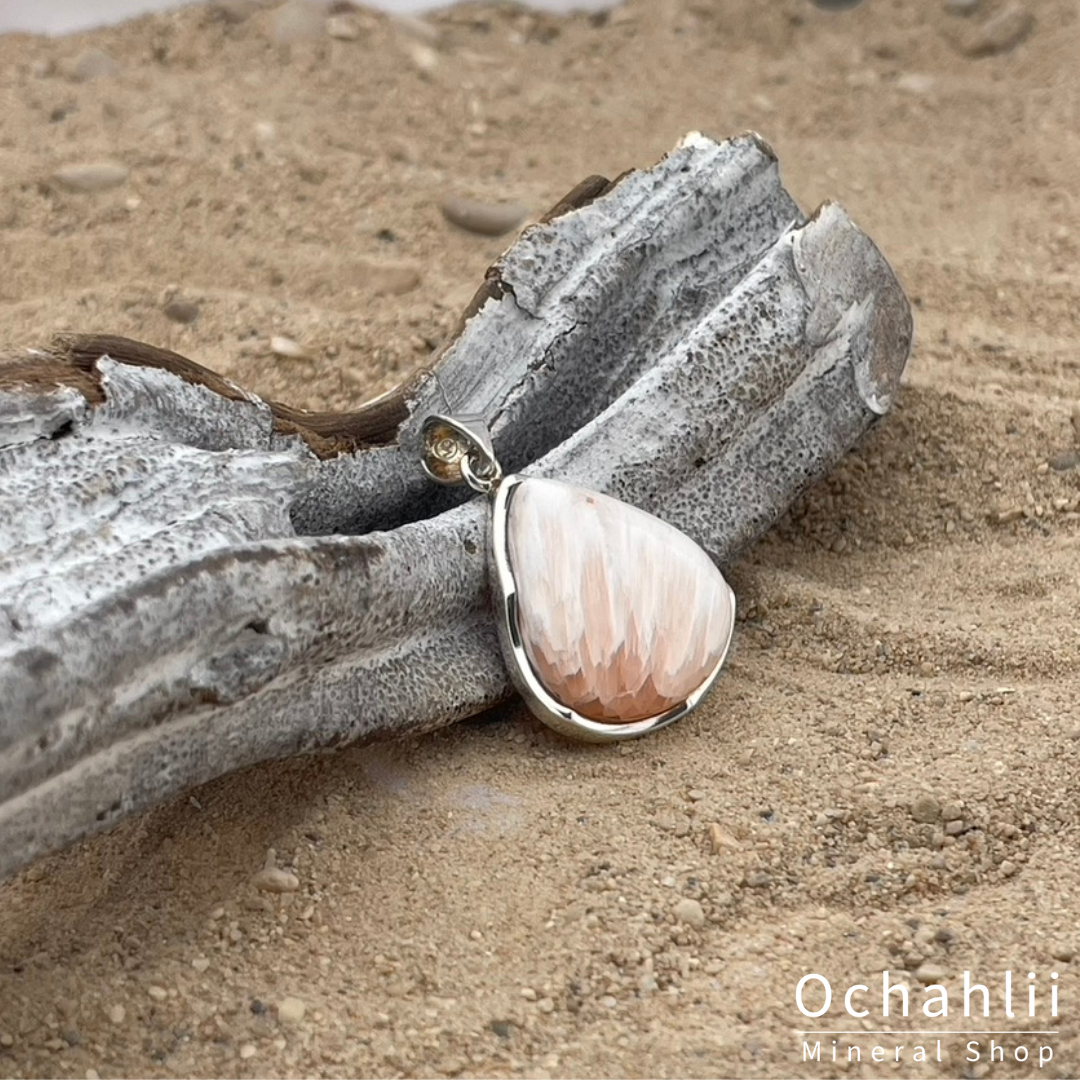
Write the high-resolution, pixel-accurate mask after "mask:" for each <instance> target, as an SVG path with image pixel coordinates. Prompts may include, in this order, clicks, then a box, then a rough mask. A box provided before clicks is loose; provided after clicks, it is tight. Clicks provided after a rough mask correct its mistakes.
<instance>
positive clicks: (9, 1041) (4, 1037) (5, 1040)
mask: <svg viewBox="0 0 1080 1080" xmlns="http://www.w3.org/2000/svg"><path fill="white" fill-rule="evenodd" d="M14 1045H15V1036H14V1035H9V1034H8V1033H7V1032H6V1031H0V1046H2V1047H4V1049H7V1048H8V1047H11V1046H14Z"/></svg>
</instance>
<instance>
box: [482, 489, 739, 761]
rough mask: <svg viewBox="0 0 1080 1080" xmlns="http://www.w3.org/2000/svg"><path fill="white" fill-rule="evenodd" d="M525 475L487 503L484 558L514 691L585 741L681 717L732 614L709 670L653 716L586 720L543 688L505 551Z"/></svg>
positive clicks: (628, 734)
mask: <svg viewBox="0 0 1080 1080" xmlns="http://www.w3.org/2000/svg"><path fill="white" fill-rule="evenodd" d="M527 480H528V477H526V476H517V475H514V474H511V475H509V476H504V477H503V478H502V480H501V481H500V482H499V484H498V487H497V488H496V490H495V497H494V499H493V500H492V504H491V528H490V530H489V536H490V545H491V550H490V552H489V558H488V568H489V573H490V577H491V588H492V593H493V597H494V606H495V623H496V626H497V628H498V632H499V643H500V645H501V646H502V651H503V658H504V660H505V661H506V666H507V668H508V669H509V671H510V677H511V679H512V681H513V683H514V686H515V687H516V688H517V690H518V692H519V693H520V694H521V696H522V697H523V698H524V699H525V703H526V704H527V705H528V706H529V708H530V710H531V711H532V712H533V713H534V714H535V715H536V716H537V717H538V718H539V719H540V720H542V721H543V722H544V723H545V724H547V725H548V727H551V728H554V729H555V730H556V731H558V732H560V733H561V734H563V735H568V736H569V737H571V738H574V739H580V740H584V741H586V742H596V743H608V742H620V741H622V740H623V739H636V738H639V737H640V736H642V735H647V734H649V733H650V732H653V731H659V730H660V728H664V727H667V726H668V725H669V724H673V723H675V721H676V720H680V719H682V717H684V716H685V715H686V714H687V713H688V712H690V710H691V709H693V708H694V707H695V706H697V705H698V704H699V703H700V702H701V700H702V699H703V698H704V697H705V695H706V694H708V692H709V691H710V690H711V689H712V686H713V683H715V682H716V679H717V676H718V675H719V674H720V669H721V668H722V667H723V666H724V661H725V660H726V659H727V654H728V650H729V648H730V647H731V638H732V633H733V632H734V618H733V619H732V627H731V630H730V631H729V632H728V639H727V641H725V642H724V648H723V650H722V651H721V653H720V659H719V660H718V661H717V662H716V666H715V667H714V668H713V669H712V671H710V672H709V675H708V676H707V678H706V679H705V680H704V681H703V682H702V683H701V685H700V686H699V687H698V688H697V689H696V690H695V691H694V692H693V693H692V694H690V695H689V696H688V697H687V699H686V700H685V701H684V702H683V703H682V704H680V705H677V706H675V707H673V708H671V709H668V710H667V711H666V712H663V713H660V714H659V715H658V716H650V717H646V718H645V719H644V720H634V721H631V722H629V723H625V724H619V723H610V722H604V721H600V720H590V719H589V718H588V717H586V716H582V715H581V714H580V713H576V712H574V710H573V709H570V708H567V707H566V706H565V705H563V704H561V703H560V702H558V701H556V700H555V698H553V697H552V696H551V695H550V694H549V693H548V692H547V690H546V689H545V688H544V685H543V683H542V682H541V681H540V679H539V678H538V676H537V674H536V672H535V671H534V670H533V667H532V664H531V663H530V661H529V657H528V653H527V652H526V651H525V646H524V644H523V643H522V640H521V632H520V628H519V626H518V617H517V612H518V599H517V583H516V582H515V581H514V574H513V570H512V568H511V566H510V552H509V548H508V546H507V526H508V522H509V512H510V500H511V498H512V496H513V493H514V490H515V489H516V488H517V487H519V486H520V485H521V484H523V483H525V482H526V481H527ZM724 584H725V586H726V587H727V590H728V593H729V594H730V596H731V607H732V613H733V614H734V611H735V594H734V592H732V590H731V586H730V585H728V584H727V582H726V581H725V582H724Z"/></svg>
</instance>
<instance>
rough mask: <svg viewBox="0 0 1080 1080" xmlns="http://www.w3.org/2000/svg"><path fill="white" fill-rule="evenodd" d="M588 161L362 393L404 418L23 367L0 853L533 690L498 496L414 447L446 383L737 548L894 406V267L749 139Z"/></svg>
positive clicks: (544, 462) (14, 861) (8, 550)
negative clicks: (456, 484) (403, 376)
mask: <svg viewBox="0 0 1080 1080" xmlns="http://www.w3.org/2000/svg"><path fill="white" fill-rule="evenodd" d="M593 187H594V189H595V191H592V192H590V194H595V193H596V192H600V194H598V196H597V197H596V198H594V199H593V200H592V201H591V202H589V201H587V200H586V199H584V198H582V197H580V196H579V197H578V198H577V199H576V201H575V204H574V208H571V209H565V208H564V210H565V212H562V213H559V214H557V215H556V216H554V217H553V218H552V219H550V220H548V221H545V222H542V223H540V224H537V225H535V226H533V227H531V228H529V229H527V230H526V231H525V232H524V233H523V235H522V236H521V237H520V238H519V239H518V240H517V241H516V242H515V243H514V244H513V246H512V247H511V248H510V249H509V250H508V251H507V252H506V253H505V255H504V256H503V257H502V259H501V260H500V261H499V263H498V264H497V265H496V266H495V267H494V268H493V269H492V272H491V273H490V275H489V278H488V281H487V283H486V285H485V288H484V289H483V290H482V291H481V293H480V294H479V296H478V300H477V303H476V304H475V305H474V310H472V311H471V312H470V314H469V316H468V317H467V318H466V319H465V320H464V321H463V323H462V326H461V328H460V331H459V333H458V334H456V335H455V336H454V338H453V339H452V340H451V342H450V343H449V344H448V345H447V346H446V347H445V348H444V349H443V350H442V351H441V353H440V355H439V356H438V357H437V360H436V363H435V365H434V367H433V369H432V371H437V373H438V377H437V378H436V377H435V375H434V374H431V373H426V374H422V375H421V376H420V377H419V378H417V379H416V380H414V381H413V382H412V383H411V384H409V385H408V386H407V387H406V388H404V389H403V390H402V392H401V393H400V394H399V395H398V398H397V399H396V400H395V401H391V402H389V403H384V404H383V405H382V406H376V407H375V408H373V409H372V410H370V411H369V412H370V415H372V416H376V414H378V415H377V416H376V421H377V423H376V422H375V421H372V422H371V423H370V424H368V429H370V431H371V432H373V431H374V430H375V427H376V426H378V425H379V424H381V425H382V426H381V428H380V431H381V434H380V435H379V436H378V437H374V436H373V437H372V439H371V440H370V442H382V443H383V445H360V443H361V442H362V440H361V438H360V437H359V436H357V434H356V433H357V432H358V431H363V430H367V429H365V424H367V423H368V421H367V420H365V417H367V416H368V415H369V413H365V412H363V411H361V413H358V414H354V415H353V416H351V417H349V418H342V422H341V427H340V432H339V433H338V434H339V435H340V438H339V437H337V436H336V435H335V433H334V430H333V428H334V420H333V418H330V419H327V418H325V417H324V418H322V420H321V421H320V423H321V425H322V426H321V427H320V428H319V431H318V432H317V433H316V434H313V433H312V430H309V428H308V427H306V426H305V424H306V423H307V421H305V419H304V417H303V416H302V415H301V414H298V413H296V412H295V410H292V411H290V410H287V409H286V407H284V406H272V405H270V404H267V403H264V402H261V401H259V400H258V399H256V398H254V397H252V396H251V395H247V394H244V393H243V392H241V391H239V389H238V388H236V387H232V386H231V384H227V383H226V382H225V381H224V380H221V379H220V378H217V377H213V376H212V375H211V374H210V373H206V374H207V376H208V377H207V378H205V379H200V378H196V377H193V376H192V374H191V373H190V372H189V371H188V370H187V369H186V368H184V367H183V366H182V364H183V363H186V362H183V361H182V358H175V359H176V360H177V361H180V362H181V365H180V366H177V365H173V369H172V370H169V369H168V368H169V365H168V364H166V365H164V366H158V367H154V366H137V365H136V364H133V363H130V362H124V361H123V360H120V359H116V358H110V356H108V355H101V356H100V357H98V358H96V359H93V360H92V362H90V363H89V364H88V365H86V364H84V365H83V369H82V370H81V374H80V379H81V380H82V382H80V381H78V380H75V379H70V380H69V379H68V378H67V376H66V374H65V372H66V371H67V369H66V368H64V365H63V361H62V360H61V361H57V359H56V358H55V356H54V354H53V353H46V352H42V353H40V354H37V355H36V356H34V355H32V356H31V357H30V358H29V359H24V360H23V361H22V362H21V364H20V366H19V367H18V368H12V369H10V371H11V372H15V374H14V375H12V374H10V372H9V375H8V377H7V379H6V380H5V379H4V378H3V375H4V371H5V369H4V367H2V366H0V877H3V876H5V875H7V874H10V873H12V872H14V871H15V870H17V869H18V868H19V867H21V866H23V865H25V864H26V863H27V862H29V861H30V860H32V859H33V858H36V857H38V856H40V855H42V854H45V853H48V852H50V851H53V850H56V849H58V848H60V847H62V846H64V845H66V844H69V843H71V842H72V841H74V840H76V839H78V838H79V837H82V836H85V835H87V834H90V833H93V832H96V831H98V830H100V829H104V828H107V827H109V826H110V825H112V824H114V823H115V822H117V821H119V820H120V819H121V818H123V817H124V816H126V815H128V814H131V813H134V812H137V811H139V810H142V809H144V808H147V807H150V806H153V805H155V804H157V803H160V802H162V801H163V800H164V799H166V798H168V797H169V796H171V795H173V794H175V793H176V792H178V791H181V790H183V789H185V788H188V787H191V786H193V785H196V784H200V783H204V782H206V781H208V780H210V779H212V778H214V777H217V776H220V775H222V774H224V773H226V772H229V771H230V770H233V769H239V768H242V767H244V766H246V765H250V764H253V763H255V762H258V761H264V760H267V759H271V758H280V757H284V756H288V755H292V754H298V753H307V752H311V751H315V750H319V749H325V748H329V747H334V746H340V745H342V744H344V743H347V742H350V741H353V740H357V739H364V738H371V737H375V736H389V735H399V734H404V733H409V732H418V731H423V730H427V729H431V728H434V727H437V726H439V725H443V724H447V723H450V722H452V721H454V720H456V719H459V718H461V717H464V716H468V715H471V714H473V713H476V712H478V711H480V710H482V709H484V708H485V707H487V706H489V705H491V704H493V703H495V702H497V701H499V700H501V699H503V698H505V697H506V696H507V695H508V694H509V693H510V684H509V680H508V677H507V674H506V671H505V670H504V668H503V665H502V662H501V659H500V654H499V649H498V644H497V638H496V633H495V628H494V624H493V621H492V619H491V616H490V614H489V610H488V597H487V591H486V575H485V556H484V549H485V524H486V517H485V515H486V506H485V504H484V502H483V501H482V500H480V499H476V498H471V499H470V498H469V497H468V493H467V492H464V491H460V490H458V489H446V488H440V487H438V486H436V485H434V484H432V483H431V482H430V481H429V480H427V479H426V477H425V476H424V475H423V473H422V471H421V468H420V464H419V458H418V447H419V430H420V424H421V422H422V420H423V418H424V416H425V415H427V414H428V413H429V412H431V411H440V412H445V411H448V410H449V411H456V412H463V413H464V412H470V413H479V414H482V415H484V416H485V417H487V418H489V421H490V423H491V428H492V432H493V438H494V442H495V446H496V450H497V452H498V454H499V455H500V458H501V459H502V461H503V463H504V466H505V467H506V468H507V470H508V471H509V470H518V471H525V472H527V473H530V474H535V475H538V476H552V477H560V478H563V479H567V480H570V481H572V482H576V483H579V484H581V485H583V486H587V487H591V488H596V489H598V490H600V491H604V492H607V493H609V494H613V495H616V496H618V497H620V498H622V499H625V500H626V501H627V502H630V503H633V504H635V505H638V506H641V507H643V508H644V509H647V510H649V511H651V512H652V513H655V514H657V515H658V516H659V517H661V518H663V519H665V520H667V521H669V522H671V523H672V524H673V525H676V526H677V527H679V528H681V529H683V530H684V531H685V532H687V533H688V534H689V535H690V536H692V537H693V538H694V539H695V540H697V541H698V542H699V543H700V544H702V545H703V546H704V547H705V549H706V550H707V551H708V552H709V553H710V554H711V555H712V556H713V557H714V559H716V560H717V562H718V563H720V564H721V565H726V564H729V563H730V562H731V560H733V559H734V558H735V557H736V556H737V554H738V553H739V551H740V550H742V549H743V548H744V547H745V546H746V545H747V544H749V543H750V542H752V541H753V540H754V539H755V537H757V536H759V535H760V534H761V533H762V532H763V531H764V530H765V529H767V528H768V527H769V525H770V524H771V523H772V522H773V521H774V520H775V519H776V518H777V517H778V516H779V515H780V514H781V513H782V512H783V511H784V510H785V509H786V508H787V507H788V506H789V505H790V504H791V502H792V501H793V500H794V499H795V498H796V497H797V496H798V495H799V494H800V493H801V492H802V491H803V490H804V489H805V488H806V487H807V486H808V485H809V484H811V483H812V482H813V481H814V480H815V479H817V478H819V477H820V476H822V475H823V474H824V473H825V472H827V471H828V469H829V468H831V467H832V466H833V465H834V464H835V462H836V461H837V460H838V459H839V458H840V457H841V456H842V455H843V454H844V453H845V452H846V451H847V450H848V449H849V448H850V447H851V446H852V445H853V444H854V443H855V442H856V441H857V440H858V438H859V437H860V436H861V435H862V434H863V433H864V432H865V431H866V429H867V428H868V427H869V426H870V425H871V424H873V423H874V422H875V421H876V420H877V419H878V418H879V417H880V416H882V415H883V414H884V413H885V412H887V410H888V409H889V407H890V405H891V402H892V400H893V396H894V395H895V393H896V390H897V387H898V384H899V379H900V375H901V373H902V371H903V367H904V364H905V362H906V359H907V355H908V350H909V347H910V341H911V334H912V323H911V314H910V310H909V307H908V304H907V301H906V299H905V297H904V295H903V292H902V290H901V288H900V286H899V285H898V283H897V281H896V279H895V277H894V275H893V273H892V271H891V270H890V268H889V266H888V264H887V263H886V261H885V260H884V258H883V257H882V256H881V254H880V253H879V252H878V251H877V249H876V248H875V247H874V245H873V243H872V242H871V241H870V240H869V239H868V238H867V237H866V236H865V235H864V234H863V233H862V232H860V231H859V229H858V228H857V227H856V226H855V225H853V224H852V223H851V221H850V220H849V219H848V217H847V216H846V215H845V214H844V212H843V211H842V210H841V209H840V208H838V207H836V206H833V205H826V206H825V207H823V208H822V209H821V210H819V211H818V212H817V214H815V215H814V216H813V217H812V218H810V219H809V220H808V219H806V218H805V217H804V216H803V215H802V214H801V213H800V212H799V210H798V208H797V207H796V206H795V204H794V203H793V202H792V200H791V198H790V197H789V196H788V195H787V193H786V192H785V191H784V189H783V187H782V186H781V183H780V180H779V176H778V169H777V163H776V160H775V158H774V156H773V154H772V153H771V151H770V150H769V149H768V148H767V147H766V146H764V145H763V144H762V143H761V142H760V140H758V139H756V138H755V137H752V136H748V137H744V138H740V139H735V140H732V141H729V142H725V143H720V144H717V143H714V142H712V141H710V140H708V139H705V138H703V137H701V136H689V137H687V139H686V140H684V142H683V143H682V144H680V146H679V147H678V148H676V150H675V151H673V152H672V154H670V155H669V156H668V157H667V158H665V159H664V160H663V161H662V162H660V163H659V164H658V165H656V166H655V167H654V168H652V169H648V170H645V171H641V172H635V173H631V174H628V175H627V176H626V177H624V178H622V179H621V180H620V181H619V182H617V183H616V184H614V185H606V184H603V183H596V184H594V185H593ZM39 361H40V370H38V369H37V368H35V363H37V362H39ZM58 371H59V372H60V374H59V375H57V372H58ZM20 373H21V374H20ZM87 382H90V383H91V385H94V384H96V385H95V386H94V392H93V393H91V392H89V391H87V389H86V386H85V385H84V384H86V383H87ZM200 382H201V383H202V384H200ZM447 395H448V396H449V397H450V398H451V400H450V401H449V402H448V401H447V400H446V397H447ZM398 407H400V409H399V412H400V415H398V414H397V413H395V411H394V410H395V409H396V408H398ZM380 409H381V410H382V411H381V412H380ZM387 417H390V418H391V419H390V420H387V419H386V418H387ZM380 418H381V419H380ZM346 420H347V423H346ZM311 425H315V420H314V419H313V420H311ZM328 433H329V434H328ZM335 439H336V442H335ZM343 445H345V446H346V447H347V452H345V453H336V452H335V451H337V450H340V449H341V448H342V446H343Z"/></svg>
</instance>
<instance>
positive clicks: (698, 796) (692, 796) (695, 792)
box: [686, 788, 705, 802]
mask: <svg viewBox="0 0 1080 1080" xmlns="http://www.w3.org/2000/svg"><path fill="white" fill-rule="evenodd" d="M686 797H687V798H688V799H689V800H690V801H691V802H701V800H702V799H704V798H705V792H704V791H702V790H701V789H700V788H691V789H690V790H689V791H688V792H687V793H686Z"/></svg>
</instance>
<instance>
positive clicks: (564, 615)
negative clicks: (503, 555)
mask: <svg viewBox="0 0 1080 1080" xmlns="http://www.w3.org/2000/svg"><path fill="white" fill-rule="evenodd" d="M507 546H508V549H509V551H508V554H509V557H510V568H511V571H512V574H513V578H514V584H515V586H516V588H517V594H518V625H519V629H520V633H521V638H522V644H523V645H524V648H525V652H526V655H527V656H528V658H529V662H530V664H531V665H532V668H533V671H534V672H535V674H536V676H537V678H538V679H539V680H540V682H541V683H542V684H543V686H544V688H545V689H546V690H547V692H548V693H549V694H550V695H551V696H552V697H553V698H555V700H556V701H558V702H560V703H561V704H563V705H565V706H567V707H569V708H571V709H573V710H574V711H575V712H577V713H579V714H580V715H582V716H585V717H588V718H589V719H590V720H601V721H606V722H610V723H630V722H632V721H634V720H644V719H647V718H649V717H653V716H657V715H659V714H661V713H664V712H666V711H667V710H668V709H670V708H673V707H674V706H676V705H681V704H682V703H683V702H684V701H685V700H686V699H687V697H688V696H689V695H690V694H692V693H693V692H694V691H695V690H697V689H698V687H700V686H701V685H702V684H703V683H704V682H705V681H706V679H708V677H709V675H710V674H711V673H712V671H713V669H714V668H715V667H716V665H717V663H718V662H719V661H720V659H721V657H722V656H723V655H724V652H725V651H726V649H727V646H728V642H729V641H730V639H731V631H732V627H733V625H734V620H735V602H734V597H733V596H732V593H731V590H730V589H729V588H728V585H727V582H726V581H724V578H723V575H721V573H720V571H719V570H717V569H716V567H715V566H714V565H713V563H712V560H711V559H710V558H709V557H708V555H706V554H705V552H704V551H702V549H701V548H700V547H698V546H697V544H695V543H694V542H693V540H691V539H690V538H689V537H688V536H686V535H685V534H684V533H681V532H679V530H678V529H675V528H672V526H670V525H667V524H666V523H664V522H663V521H661V520H660V519H659V518H655V517H653V516H652V515H651V514H646V513H645V512H644V511H642V510H638V509H637V508H636V507H633V506H630V505H628V504H627V503H624V502H620V501H619V500H617V499H612V498H609V497H608V496H606V495H600V494H599V493H597V492H594V491H585V490H584V489H582V488H576V487H571V486H570V485H569V484H562V483H559V482H557V481H555V480H534V479H530V480H526V481H524V482H523V483H522V484H521V485H520V486H518V487H517V488H515V489H514V490H513V492H512V493H511V496H510V501H509V517H508V520H507Z"/></svg>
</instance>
